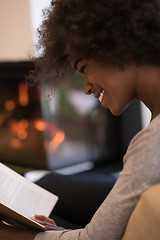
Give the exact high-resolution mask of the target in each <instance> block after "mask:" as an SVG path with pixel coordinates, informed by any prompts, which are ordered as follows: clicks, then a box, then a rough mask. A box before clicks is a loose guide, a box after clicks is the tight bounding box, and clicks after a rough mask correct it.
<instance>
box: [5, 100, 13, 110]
mask: <svg viewBox="0 0 160 240" xmlns="http://www.w3.org/2000/svg"><path fill="white" fill-rule="evenodd" d="M4 105H5V108H6V110H8V111H12V110H13V109H14V108H15V102H14V101H12V100H8V101H6V102H5V104H4Z"/></svg>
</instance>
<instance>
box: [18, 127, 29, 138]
mask: <svg viewBox="0 0 160 240" xmlns="http://www.w3.org/2000/svg"><path fill="white" fill-rule="evenodd" d="M27 136H28V133H27V131H26V130H24V129H19V130H18V132H17V137H18V138H19V139H20V140H25V139H26V138H27Z"/></svg>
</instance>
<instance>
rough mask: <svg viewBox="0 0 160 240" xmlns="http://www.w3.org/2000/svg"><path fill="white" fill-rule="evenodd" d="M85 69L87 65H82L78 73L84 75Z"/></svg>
mask: <svg viewBox="0 0 160 240" xmlns="http://www.w3.org/2000/svg"><path fill="white" fill-rule="evenodd" d="M86 67H87V64H84V65H82V66H81V67H80V69H79V72H80V73H82V74H84V73H85V69H86Z"/></svg>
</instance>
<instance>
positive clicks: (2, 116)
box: [0, 113, 5, 124]
mask: <svg viewBox="0 0 160 240" xmlns="http://www.w3.org/2000/svg"><path fill="white" fill-rule="evenodd" d="M4 121H5V116H4V114H2V113H0V124H3V123H4Z"/></svg>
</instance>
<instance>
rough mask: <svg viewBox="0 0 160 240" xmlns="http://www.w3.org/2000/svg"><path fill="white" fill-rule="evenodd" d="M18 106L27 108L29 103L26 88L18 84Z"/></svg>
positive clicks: (22, 84) (23, 84)
mask: <svg viewBox="0 0 160 240" xmlns="http://www.w3.org/2000/svg"><path fill="white" fill-rule="evenodd" d="M18 95H19V104H20V105H21V106H23V107H25V106H27V105H28V103H29V97H28V86H27V85H26V84H25V83H20V84H19V93H18Z"/></svg>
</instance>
